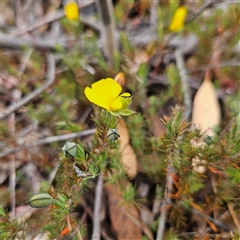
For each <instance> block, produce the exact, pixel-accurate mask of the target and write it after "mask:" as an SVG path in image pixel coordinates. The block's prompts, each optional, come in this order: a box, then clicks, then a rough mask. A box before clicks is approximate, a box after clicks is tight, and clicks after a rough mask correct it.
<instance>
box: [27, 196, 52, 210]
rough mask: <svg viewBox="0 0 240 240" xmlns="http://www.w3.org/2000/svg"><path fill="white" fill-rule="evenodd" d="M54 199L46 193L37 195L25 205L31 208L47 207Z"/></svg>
mask: <svg viewBox="0 0 240 240" xmlns="http://www.w3.org/2000/svg"><path fill="white" fill-rule="evenodd" d="M53 201H54V199H53V198H52V197H51V196H50V195H49V194H48V193H38V194H36V195H34V196H33V197H31V198H30V199H29V200H28V201H27V202H26V203H25V204H29V205H30V206H31V207H33V208H42V207H48V206H49V205H50V204H52V203H53Z"/></svg>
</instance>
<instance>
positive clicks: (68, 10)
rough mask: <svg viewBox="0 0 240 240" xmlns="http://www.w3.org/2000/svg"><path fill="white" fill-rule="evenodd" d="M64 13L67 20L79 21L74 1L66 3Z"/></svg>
mask: <svg viewBox="0 0 240 240" xmlns="http://www.w3.org/2000/svg"><path fill="white" fill-rule="evenodd" d="M64 11H65V15H66V17H67V18H68V19H69V20H77V19H79V13H78V5H77V3H76V2H75V1H70V2H68V3H67V4H66V5H65V7H64Z"/></svg>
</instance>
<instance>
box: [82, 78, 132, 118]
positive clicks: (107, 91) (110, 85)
mask: <svg viewBox="0 0 240 240" xmlns="http://www.w3.org/2000/svg"><path fill="white" fill-rule="evenodd" d="M91 87H92V88H89V87H86V88H85V90H84V93H85V95H86V97H87V99H88V100H89V101H90V102H92V103H94V104H96V105H98V106H100V107H102V108H105V109H107V110H108V111H109V112H110V113H111V114H113V115H115V116H120V115H123V116H127V115H130V114H132V113H134V111H132V110H130V109H128V107H129V105H130V103H131V95H130V93H123V94H121V95H119V94H120V93H121V91H122V87H121V86H120V85H119V84H118V83H117V82H116V81H114V80H113V79H112V78H107V79H102V80H100V81H97V82H95V83H93V84H92V86H91Z"/></svg>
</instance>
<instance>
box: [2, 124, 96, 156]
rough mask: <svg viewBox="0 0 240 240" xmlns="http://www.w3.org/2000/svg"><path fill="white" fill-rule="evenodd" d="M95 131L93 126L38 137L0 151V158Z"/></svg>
mask: <svg viewBox="0 0 240 240" xmlns="http://www.w3.org/2000/svg"><path fill="white" fill-rule="evenodd" d="M95 131H96V129H95V128H93V129H88V130H85V131H82V132H76V133H68V134H63V135H59V136H52V137H47V138H43V139H38V140H36V142H34V143H30V144H26V145H23V146H20V147H16V148H11V149H8V150H6V151H5V152H2V153H0V158H2V157H5V156H6V155H8V154H11V153H16V152H19V151H21V150H23V149H27V148H31V147H35V146H38V145H43V144H47V143H52V142H60V141H64V140H68V139H71V138H76V137H83V136H87V135H90V134H93V133H95Z"/></svg>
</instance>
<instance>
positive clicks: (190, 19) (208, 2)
mask: <svg viewBox="0 0 240 240" xmlns="http://www.w3.org/2000/svg"><path fill="white" fill-rule="evenodd" d="M214 3H216V2H215V1H214V0H211V1H205V4H204V5H203V6H202V7H201V8H199V9H198V11H197V12H196V13H195V14H194V15H192V16H190V17H189V18H188V19H187V21H186V23H189V22H191V21H193V20H194V19H195V18H197V17H198V16H199V15H200V14H201V13H202V12H203V11H204V10H206V9H207V8H210V7H212V6H213V5H214Z"/></svg>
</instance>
